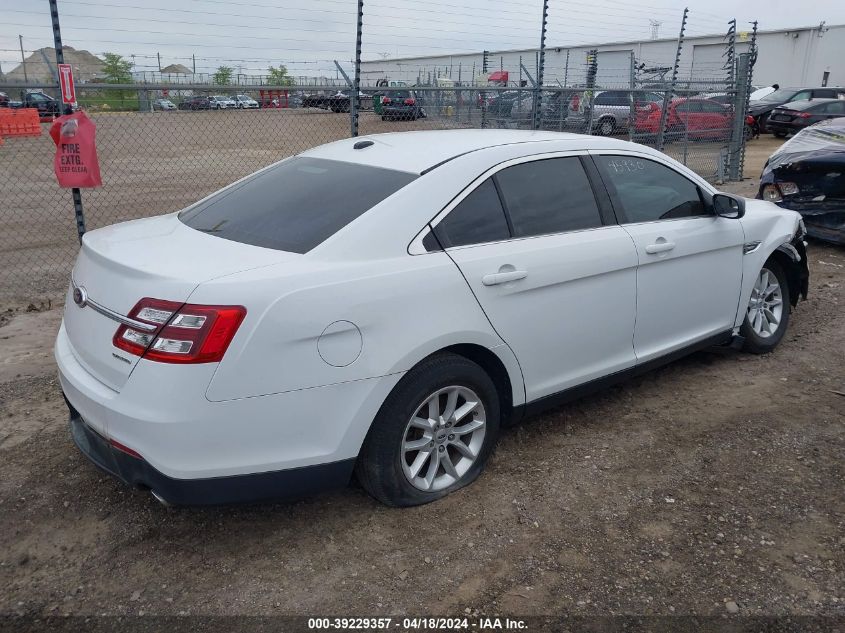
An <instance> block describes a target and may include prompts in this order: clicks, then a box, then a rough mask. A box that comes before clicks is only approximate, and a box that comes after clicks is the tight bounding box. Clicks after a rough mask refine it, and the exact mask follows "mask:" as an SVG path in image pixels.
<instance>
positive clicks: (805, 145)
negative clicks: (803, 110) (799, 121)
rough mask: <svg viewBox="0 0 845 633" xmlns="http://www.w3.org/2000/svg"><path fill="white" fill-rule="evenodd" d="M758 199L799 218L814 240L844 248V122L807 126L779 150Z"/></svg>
mask: <svg viewBox="0 0 845 633" xmlns="http://www.w3.org/2000/svg"><path fill="white" fill-rule="evenodd" d="M842 103H845V101H843V102H842ZM772 123H773V121H772ZM757 197H758V198H761V199H763V200H767V201H769V202H774V203H775V204H776V205H778V206H779V207H782V208H784V209H792V210H793V211H797V212H798V213H800V214H801V215H802V216H803V218H804V222H805V224H806V225H807V232H808V233H809V235H810V237H815V238H818V239H821V240H827V241H830V242H835V243H837V244H843V245H845V117H841V118H836V119H830V120H826V121H821V122H819V123H816V124H814V125H811V126H810V127H805V128H803V129H802V130H800V131H799V132H798V133H797V134H796V135H795V136H793V137H792V138H791V139H789V140H788V141H786V143H784V144H783V145H781V146H780V147H779V148H778V150H777V151H776V152H775V153H774V154H772V155H771V156H770V157H769V160H768V161H766V165H765V167H764V168H763V174H762V175H761V176H760V189H759V191H758V193H757Z"/></svg>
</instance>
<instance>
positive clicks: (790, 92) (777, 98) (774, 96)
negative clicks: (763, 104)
mask: <svg viewBox="0 0 845 633" xmlns="http://www.w3.org/2000/svg"><path fill="white" fill-rule="evenodd" d="M796 94H798V91H797V90H795V89H794V88H784V89H782V90H775V91H774V92H772V93H770V94H767V95H766V96H765V97H763V98H762V99H760V101H767V102H769V103H785V102H787V101H791V100H792V97H794V96H795V95H796Z"/></svg>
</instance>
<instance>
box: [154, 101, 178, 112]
mask: <svg viewBox="0 0 845 633" xmlns="http://www.w3.org/2000/svg"><path fill="white" fill-rule="evenodd" d="M175 109H176V104H175V103H173V102H172V101H171V100H170V99H156V100H155V101H153V110H175Z"/></svg>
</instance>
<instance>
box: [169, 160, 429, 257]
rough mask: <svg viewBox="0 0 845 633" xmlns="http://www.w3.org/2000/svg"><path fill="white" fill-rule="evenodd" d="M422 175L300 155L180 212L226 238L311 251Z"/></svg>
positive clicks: (194, 225)
mask: <svg viewBox="0 0 845 633" xmlns="http://www.w3.org/2000/svg"><path fill="white" fill-rule="evenodd" d="M416 177H417V176H415V175H414V174H409V173H406V172H402V171H395V170H392V169H382V168H379V167H370V166H366V165H358V164H355V163H344V162H340V161H333V160H324V159H320V158H304V157H297V158H292V159H290V160H286V161H284V162H281V163H279V164H277V165H274V166H273V167H270V168H269V169H267V170H265V171H262V172H260V173H257V174H254V175H253V176H251V177H249V178H247V179H246V180H244V181H243V182H241V183H239V184H237V185H235V186H234V187H232V188H230V189H227V190H225V191H221V192H219V193H217V194H214V195H212V196H211V197H210V198H208V199H207V200H204V201H202V202H200V203H197V204H196V205H194V206H192V207H190V208H188V209H186V210H185V211H183V212H182V213H181V214H179V219H180V220H182V222H184V223H185V224H187V225H188V226H190V227H191V228H193V229H196V230H198V231H203V232H205V233H209V234H210V235H216V236H217V237H222V238H223V239H227V240H232V241H234V242H241V243H243V244H251V245H253V246H263V247H264V248H272V249H276V250H281V251H290V252H293V253H306V252H308V251H310V250H311V249H312V248H314V247H315V246H317V245H318V244H320V243H321V242H322V241H323V240H325V239H326V238H328V237H330V236H332V235H334V234H335V233H336V232H337V231H339V230H340V229H342V228H343V227H344V226H346V225H347V224H349V223H350V222H352V220H354V219H355V218H357V217H358V216H360V215H362V214H363V213H364V212H366V211H367V210H369V209H370V208H372V207H373V206H375V205H376V204H378V203H379V202H381V201H382V200H384V199H385V198H387V197H388V196H390V195H391V194H393V193H395V192H396V191H398V190H399V189H401V188H402V187H404V186H405V185H407V184H408V183H409V182H411V181H412V180H414V179H415V178H416Z"/></svg>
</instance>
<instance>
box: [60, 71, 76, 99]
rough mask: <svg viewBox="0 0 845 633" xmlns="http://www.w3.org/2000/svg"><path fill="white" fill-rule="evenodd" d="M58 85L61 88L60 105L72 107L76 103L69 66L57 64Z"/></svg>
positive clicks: (71, 72)
mask: <svg viewBox="0 0 845 633" xmlns="http://www.w3.org/2000/svg"><path fill="white" fill-rule="evenodd" d="M58 67H59V84H60V85H61V88H62V103H64V104H67V105H73V104H74V103H76V88H75V87H74V85H73V69H72V68H71V67H70V64H58Z"/></svg>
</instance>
